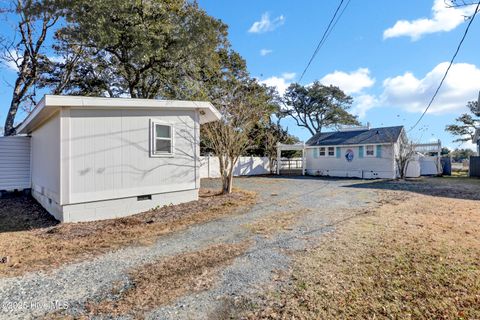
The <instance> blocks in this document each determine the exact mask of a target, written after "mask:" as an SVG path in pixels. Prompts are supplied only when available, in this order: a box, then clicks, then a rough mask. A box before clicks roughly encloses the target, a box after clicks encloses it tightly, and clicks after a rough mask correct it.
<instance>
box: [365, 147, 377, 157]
mask: <svg viewBox="0 0 480 320" xmlns="http://www.w3.org/2000/svg"><path fill="white" fill-rule="evenodd" d="M365 157H375V146H374V145H372V144H371V145H367V146H365Z"/></svg>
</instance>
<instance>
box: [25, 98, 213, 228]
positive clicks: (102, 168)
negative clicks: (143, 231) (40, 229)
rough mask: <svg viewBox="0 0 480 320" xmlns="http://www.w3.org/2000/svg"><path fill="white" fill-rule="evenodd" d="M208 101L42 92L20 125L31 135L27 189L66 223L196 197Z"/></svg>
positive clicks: (209, 110) (210, 111)
mask: <svg viewBox="0 0 480 320" xmlns="http://www.w3.org/2000/svg"><path fill="white" fill-rule="evenodd" d="M220 117H221V115H220V113H219V112H218V111H217V110H216V109H215V108H214V107H213V105H212V104H211V103H208V102H195V101H166V100H146V99H128V98H96V97H78V96H52V95H47V96H45V97H44V98H43V99H42V101H40V103H39V104H38V105H37V106H36V108H35V109H34V110H33V112H32V113H31V114H30V115H29V116H28V117H27V119H26V120H25V121H24V122H23V124H22V125H21V126H20V127H19V129H18V133H19V134H25V135H28V136H29V137H31V139H30V140H31V141H30V145H31V151H30V157H31V159H30V160H31V161H30V163H31V189H32V195H33V197H34V198H35V199H37V200H38V202H40V204H41V205H42V206H43V207H44V208H45V209H46V210H47V211H48V212H50V213H51V214H52V215H53V216H54V217H55V218H57V219H58V220H60V221H64V222H75V221H89V220H98V219H107V218H115V217H121V216H126V215H131V214H135V213H139V212H142V211H146V210H149V209H151V208H154V207H157V206H163V205H168V204H178V203H181V202H187V201H191V200H196V199H197V198H198V189H199V188H200V173H199V169H200V161H199V156H200V147H199V139H200V125H201V124H204V123H207V122H210V121H216V120H219V119H220Z"/></svg>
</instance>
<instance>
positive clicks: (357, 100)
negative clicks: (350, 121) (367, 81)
mask: <svg viewBox="0 0 480 320" xmlns="http://www.w3.org/2000/svg"><path fill="white" fill-rule="evenodd" d="M376 106H378V99H377V97H375V96H374V95H370V94H361V95H358V96H356V97H354V99H353V108H352V110H351V112H352V113H353V114H354V115H357V116H358V117H359V118H360V119H364V118H365V116H366V115H367V111H368V110H370V109H372V108H375V107H376Z"/></svg>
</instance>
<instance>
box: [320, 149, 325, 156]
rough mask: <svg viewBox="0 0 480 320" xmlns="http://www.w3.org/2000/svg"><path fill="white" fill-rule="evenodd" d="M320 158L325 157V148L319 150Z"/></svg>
mask: <svg viewBox="0 0 480 320" xmlns="http://www.w3.org/2000/svg"><path fill="white" fill-rule="evenodd" d="M320 157H325V147H321V148H320Z"/></svg>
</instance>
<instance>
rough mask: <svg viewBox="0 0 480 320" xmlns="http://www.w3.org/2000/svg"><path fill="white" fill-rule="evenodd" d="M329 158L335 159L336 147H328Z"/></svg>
mask: <svg viewBox="0 0 480 320" xmlns="http://www.w3.org/2000/svg"><path fill="white" fill-rule="evenodd" d="M328 156H329V157H335V147H328Z"/></svg>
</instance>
